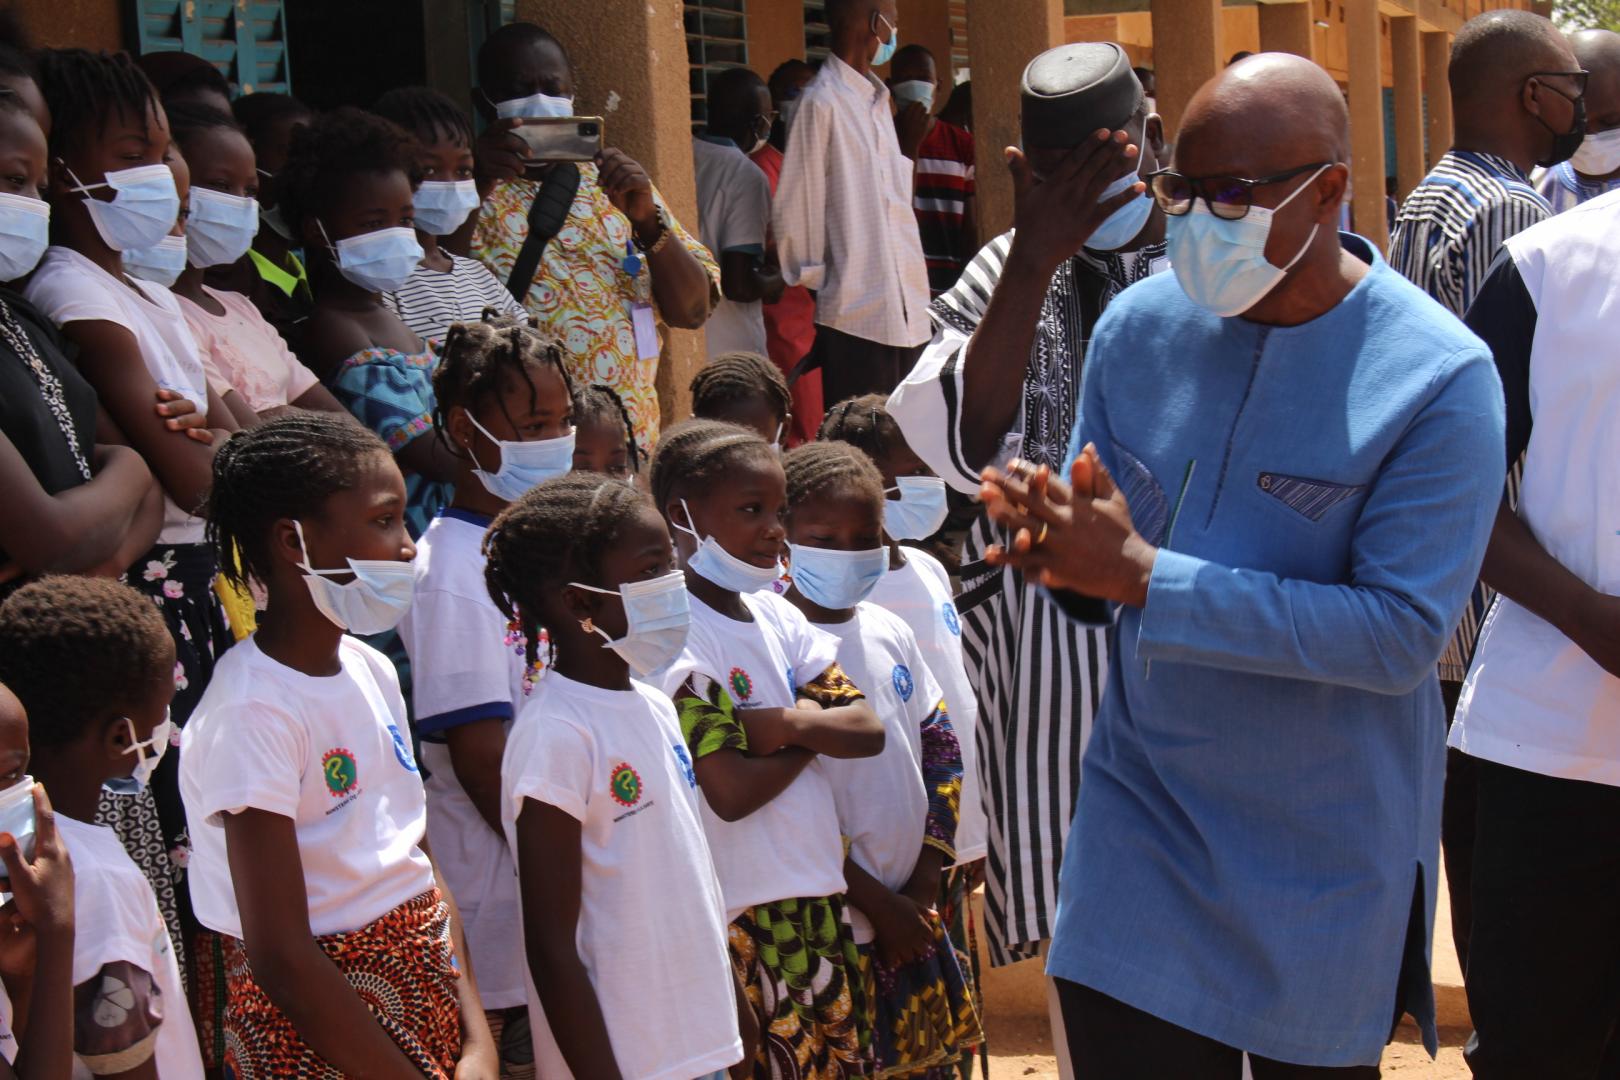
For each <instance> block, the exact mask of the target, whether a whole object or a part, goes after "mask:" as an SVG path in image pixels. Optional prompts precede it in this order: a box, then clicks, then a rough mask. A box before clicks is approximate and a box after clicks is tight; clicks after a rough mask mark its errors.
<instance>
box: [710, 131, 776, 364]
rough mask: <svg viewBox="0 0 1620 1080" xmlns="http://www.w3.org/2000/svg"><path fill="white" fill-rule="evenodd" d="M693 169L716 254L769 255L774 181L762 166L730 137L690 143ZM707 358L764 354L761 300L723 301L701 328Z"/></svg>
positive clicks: (716, 255) (717, 259)
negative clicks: (767, 242) (767, 240)
mask: <svg viewBox="0 0 1620 1080" xmlns="http://www.w3.org/2000/svg"><path fill="white" fill-rule="evenodd" d="M692 166H693V173H694V179H695V180H696V182H697V199H698V236H699V237H700V238H701V239H702V241H703V246H704V247H706V248H708V249H709V250H710V251H711V252H713V253H714V258H715V261H716V262H718V261H720V256H721V255H722V254H723V253H724V252H727V251H745V252H748V253H750V254H757V255H763V254H764V253H765V230H766V229H767V228H768V227H769V226H770V223H771V182H770V181H769V180H767V179H766V178H765V174H764V173H763V172H761V171H760V168H759V166H758V165H755V164H754V163H753V162H752V161H749V160H748V157H747V155H746V154H744V153H743V152H742V151H741V150H739V149H738V148H737V145H736V144H735V143H733V142H732V141H731V140H730V139H725V140H723V141H721V142H711V141H709V140H708V139H706V138H704V137H703V136H694V137H693V139H692ZM703 333H704V340H705V341H706V342H707V343H708V350H709V359H711V360H712V359H714V358H715V357H716V356H719V355H720V354H721V353H728V352H737V351H744V352H751V353H758V354H759V355H760V356H764V355H765V348H766V341H765V312H764V308H763V307H762V306H761V304H760V302H759V301H758V300H751V301H749V302H748V303H740V302H738V301H736V300H727V299H725V298H724V297H722V298H721V300H720V303H719V304H718V305H716V306H715V309H714V314H712V315H710V316H709V321H708V322H706V323H704V324H703Z"/></svg>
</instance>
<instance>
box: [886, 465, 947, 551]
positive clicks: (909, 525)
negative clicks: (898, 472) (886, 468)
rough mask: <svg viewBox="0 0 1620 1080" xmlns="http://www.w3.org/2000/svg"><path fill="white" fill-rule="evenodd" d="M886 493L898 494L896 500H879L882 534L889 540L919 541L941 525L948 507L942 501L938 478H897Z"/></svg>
mask: <svg viewBox="0 0 1620 1080" xmlns="http://www.w3.org/2000/svg"><path fill="white" fill-rule="evenodd" d="M889 490H890V491H895V490H898V491H899V492H900V497H899V498H898V499H885V500H883V531H884V532H886V533H888V534H889V538H890V539H891V540H922V539H925V538H927V537H930V536H933V535H934V534H935V533H936V532H938V531H939V527H940V526H941V525H943V524H945V515H946V514H947V513H949V512H950V507H949V506H948V505H947V503H946V501H945V481H943V480H941V479H940V478H939V477H937V476H897V477H895V478H894V487H893V488H890V489H889ZM884 494H885V495H887V494H888V492H884Z"/></svg>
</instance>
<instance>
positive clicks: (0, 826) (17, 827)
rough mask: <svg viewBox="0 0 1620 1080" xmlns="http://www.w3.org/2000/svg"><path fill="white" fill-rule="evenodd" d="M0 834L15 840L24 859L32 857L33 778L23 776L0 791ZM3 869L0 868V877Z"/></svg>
mask: <svg viewBox="0 0 1620 1080" xmlns="http://www.w3.org/2000/svg"><path fill="white" fill-rule="evenodd" d="M0 832H6V833H10V834H11V835H12V836H15V837H16V838H17V850H19V851H21V852H22V857H23V858H24V859H32V858H33V857H34V778H33V777H32V776H25V777H23V778H22V779H21V780H18V781H17V782H16V783H15V784H12V785H11V786H10V787H8V788H6V789H5V790H4V791H0ZM4 875H5V867H3V866H0V877H3V876H4Z"/></svg>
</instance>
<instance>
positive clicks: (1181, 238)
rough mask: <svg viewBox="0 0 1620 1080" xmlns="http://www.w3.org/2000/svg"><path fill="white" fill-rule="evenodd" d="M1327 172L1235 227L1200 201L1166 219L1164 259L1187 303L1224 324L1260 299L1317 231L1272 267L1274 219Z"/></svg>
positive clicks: (1318, 172)
mask: <svg viewBox="0 0 1620 1080" xmlns="http://www.w3.org/2000/svg"><path fill="white" fill-rule="evenodd" d="M1332 167H1333V166H1331V165H1323V166H1322V167H1321V168H1320V169H1317V170H1316V171H1315V172H1314V173H1312V174H1311V175H1310V176H1308V177H1306V178H1305V182H1304V183H1302V184H1300V185H1299V187H1297V188H1295V189H1294V190H1293V191H1292V192H1291V193H1290V194H1289V196H1288V198H1286V199H1284V200H1283V201H1282V202H1280V203H1278V204H1277V206H1276V208H1275V209H1267V208H1266V207H1263V206H1251V207H1249V212H1248V214H1246V215H1245V216H1243V217H1240V218H1238V219H1237V220H1236V221H1228V220H1226V219H1225V218H1218V217H1216V216H1215V215H1214V214H1212V213H1210V212H1209V206H1208V204H1206V203H1205V202H1204V200H1203V199H1202V198H1198V199H1194V200H1193V204H1192V209H1191V210H1189V211H1188V212H1187V213H1185V214H1181V215H1179V216H1171V217H1170V218H1169V219H1168V221H1167V223H1166V226H1165V227H1166V230H1167V232H1168V238H1169V247H1168V250H1167V254H1168V255H1169V256H1170V267H1171V269H1172V270H1174V271H1175V275H1176V280H1177V281H1178V282H1180V283H1181V288H1182V290H1183V291H1185V292H1186V294H1187V297H1188V299H1190V300H1191V301H1192V302H1193V303H1195V304H1197V305H1198V306H1199V307H1201V308H1204V309H1206V310H1208V311H1211V312H1213V313H1214V314H1216V315H1219V316H1221V317H1222V318H1223V319H1224V318H1227V317H1229V316H1232V315H1241V314H1243V312H1245V311H1248V310H1249V309H1250V308H1252V307H1254V305H1256V304H1258V303H1259V302H1260V301H1261V300H1263V299H1265V297H1266V295H1267V294H1268V293H1270V292H1271V290H1272V289H1275V288H1276V287H1277V286H1278V285H1279V284H1280V283H1281V282H1282V279H1283V278H1284V277H1286V276H1287V275H1288V271H1290V270H1292V269H1293V268H1294V264H1295V263H1297V262H1299V260H1300V259H1301V258H1303V257H1304V255H1305V252H1306V251H1308V250H1310V246H1311V241H1313V240H1315V239H1316V232H1317V230H1318V229H1320V228H1321V225H1320V223H1318V224H1316V225H1312V226H1311V232H1310V235H1309V236H1307V237H1306V238H1305V243H1303V244H1301V245H1300V248H1299V250H1298V251H1296V252H1295V253H1294V257H1293V258H1291V259H1289V260H1288V262H1287V264H1286V265H1283V266H1275V265H1273V264H1272V263H1271V262H1270V261H1269V260H1267V258H1266V240H1267V238H1268V237H1270V236H1271V222H1272V219H1273V217H1274V216H1275V215H1276V213H1277V211H1278V210H1281V209H1282V208H1283V207H1285V206H1287V205H1288V204H1289V203H1291V202H1293V201H1294V199H1295V198H1297V197H1298V196H1299V193H1300V192H1302V191H1304V190H1306V189H1307V188H1309V187H1310V186H1311V182H1312V181H1314V180H1315V179H1316V178H1317V177H1318V176H1321V175H1322V174H1323V173H1324V172H1326V171H1327V170H1329V169H1331V168H1332Z"/></svg>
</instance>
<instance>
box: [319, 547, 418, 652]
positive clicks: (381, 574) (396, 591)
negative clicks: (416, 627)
mask: <svg viewBox="0 0 1620 1080" xmlns="http://www.w3.org/2000/svg"><path fill="white" fill-rule="evenodd" d="M293 528H294V529H296V530H298V550H299V551H301V552H303V556H304V559H303V562H300V563H299V564H298V566H299V568H300V569H302V570H303V571H304V585H305V587H307V588H308V589H309V595H310V599H311V600H313V601H314V602H315V609H316V610H317V611H319V612H320V613H321V614H322V615H325V616H326V617H327V618H328V619H330V620H331V621H332V623H333V625H335V626H339V627H342V628H343V629H344V630H348V631H349V632H350V633H354V634H359V635H360V636H361V637H369V636H370V635H372V634H380V633H382V632H383V631H384V630H392V629H393V628H394V627H396V626H398V625H399V620H401V619H403V618H404V617H405V613H406V612H407V611H409V610H410V608H411V600H412V599H413V598H414V597H415V595H416V572H415V568H414V567H413V566H412V565H411V564H410V563H408V562H399V561H398V560H396V559H345V560H343V561H344V562H346V563H348V564H349V565H348V568H347V569H345V570H317V569H315V567H313V566H311V565H310V562H309V546H308V545H307V544H305V543H304V526H303V523H302V522H299V521H294V522H293ZM351 574H352V575H353V576H354V580H353V581H349V582H345V583H344V584H342V585H339V584H337V583H336V582H332V581H327V580H326V579H327V578H329V577H347V576H349V575H351Z"/></svg>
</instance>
